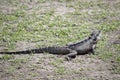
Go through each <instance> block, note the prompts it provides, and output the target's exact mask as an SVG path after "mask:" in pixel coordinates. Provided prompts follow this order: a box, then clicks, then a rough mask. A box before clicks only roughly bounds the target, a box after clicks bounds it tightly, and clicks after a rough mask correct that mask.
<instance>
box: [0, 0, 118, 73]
mask: <svg viewBox="0 0 120 80" xmlns="http://www.w3.org/2000/svg"><path fill="white" fill-rule="evenodd" d="M5 1H7V2H8V4H10V5H12V7H13V8H14V7H15V8H17V9H15V10H13V11H12V13H9V14H6V13H4V12H2V10H1V11H0V45H1V46H4V47H6V50H8V51H9V50H14V49H15V48H16V43H17V42H19V41H26V42H31V43H36V46H40V47H42V46H51V45H66V44H68V43H71V42H76V41H79V40H81V39H83V38H84V37H86V36H88V35H89V34H90V32H91V30H93V29H99V30H101V31H102V32H103V35H102V39H101V41H100V42H99V43H98V47H99V48H98V49H97V50H96V53H100V54H98V56H99V57H100V58H101V59H102V60H104V61H106V60H109V59H111V58H112V57H113V56H114V55H118V54H114V52H112V51H111V50H109V49H108V48H107V47H106V43H107V41H108V40H109V34H108V33H109V32H112V31H115V30H117V29H118V27H120V20H119V19H118V17H119V16H120V14H119V12H118V10H119V2H118V3H116V5H113V6H110V5H109V4H108V3H107V2H105V1H104V0H101V1H99V0H96V1H95V0H94V1H90V2H89V1H88V2H86V1H81V0H76V1H73V0H58V2H60V3H65V4H66V7H67V8H73V9H74V10H75V11H74V12H71V13H66V14H63V15H55V9H56V8H54V7H52V6H51V9H50V10H49V9H45V11H42V8H43V7H42V6H40V5H39V3H45V2H47V1H49V2H51V1H52V0H47V1H46V0H38V4H35V5H36V6H37V7H35V6H33V7H32V9H31V10H27V9H28V4H27V3H29V2H27V1H25V3H24V4H23V5H20V4H19V3H22V2H20V1H18V0H14V1H12V0H5ZM119 38H120V37H119ZM37 42H40V44H37ZM21 46H22V45H21ZM110 48H114V47H110ZM119 49H120V47H119V46H117V45H115V50H117V51H118V50H119ZM116 53H117V52H116ZM11 58H12V56H11V55H3V56H2V57H0V59H1V60H9V59H11ZM114 60H115V61H116V62H117V63H119V61H120V58H119V57H115V59H114ZM24 61H26V60H24V59H20V60H19V59H16V60H14V61H13V62H14V63H19V62H20V63H21V62H24ZM51 64H52V65H54V66H55V67H56V68H57V69H56V70H55V71H56V72H57V73H59V74H63V73H65V72H64V71H65V68H64V67H63V66H59V64H62V62H61V61H59V60H58V61H56V62H52V63H51ZM116 71H119V68H116ZM33 75H34V74H33Z"/></svg>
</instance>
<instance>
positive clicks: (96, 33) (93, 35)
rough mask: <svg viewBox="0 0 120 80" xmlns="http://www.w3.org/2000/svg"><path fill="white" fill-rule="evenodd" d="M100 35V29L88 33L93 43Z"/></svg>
mask: <svg viewBox="0 0 120 80" xmlns="http://www.w3.org/2000/svg"><path fill="white" fill-rule="evenodd" d="M100 36H101V31H93V32H92V33H91V34H90V36H89V39H91V40H92V41H93V43H97V41H98V40H99V39H100Z"/></svg>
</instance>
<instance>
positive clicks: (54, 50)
mask: <svg viewBox="0 0 120 80" xmlns="http://www.w3.org/2000/svg"><path fill="white" fill-rule="evenodd" d="M100 33H101V31H93V32H92V33H91V34H90V35H89V36H88V37H87V38H85V39H83V40H80V41H78V42H76V43H73V44H69V45H65V46H52V47H43V48H38V49H30V50H24V51H15V52H0V54H29V53H44V52H47V53H50V54H57V55H60V54H62V55H66V59H72V58H75V57H76V55H83V54H88V53H90V54H91V53H92V54H94V53H95V51H94V49H95V46H96V44H97V42H98V40H99V39H100Z"/></svg>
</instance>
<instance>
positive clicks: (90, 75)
mask: <svg viewBox="0 0 120 80" xmlns="http://www.w3.org/2000/svg"><path fill="white" fill-rule="evenodd" d="M52 4H53V5H54V7H56V12H55V14H57V15H59V14H60V15H62V14H65V13H67V12H72V11H74V9H68V8H66V6H65V4H61V3H58V2H53V3H52ZM43 5H44V6H45V5H50V4H49V3H46V4H43ZM45 8H46V7H45ZM114 37H115V36H113V42H115V41H114ZM31 45H32V46H34V44H33V43H31V44H29V45H28V43H27V42H18V43H17V44H16V46H17V47H18V48H16V50H22V49H24V48H29V46H31ZM63 59H64V56H61V57H58V56H56V55H52V54H31V55H23V54H21V55H13V58H12V59H9V60H0V80H80V79H82V80H83V79H86V80H88V79H95V80H119V79H120V75H118V74H112V73H111V72H110V70H109V68H110V67H111V65H110V64H109V63H106V62H104V61H102V60H101V59H99V58H97V57H95V58H94V57H92V56H89V55H82V56H77V58H76V59H74V60H72V61H65V60H63ZM59 61H60V62H59ZM61 61H63V62H61ZM59 66H60V67H59ZM61 67H62V68H61Z"/></svg>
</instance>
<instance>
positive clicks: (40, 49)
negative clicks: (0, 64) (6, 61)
mask: <svg viewBox="0 0 120 80" xmlns="http://www.w3.org/2000/svg"><path fill="white" fill-rule="evenodd" d="M43 52H44V48H39V49H31V50H25V51H16V52H15V51H14V52H0V54H30V53H43Z"/></svg>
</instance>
